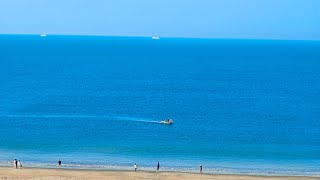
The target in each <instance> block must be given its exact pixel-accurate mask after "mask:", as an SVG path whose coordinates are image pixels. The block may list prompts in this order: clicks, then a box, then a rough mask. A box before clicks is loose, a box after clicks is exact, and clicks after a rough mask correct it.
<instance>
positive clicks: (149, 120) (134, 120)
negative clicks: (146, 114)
mask: <svg viewBox="0 0 320 180" xmlns="http://www.w3.org/2000/svg"><path fill="white" fill-rule="evenodd" d="M0 117H6V118H46V119H103V120H113V121H131V122H145V123H160V121H155V120H152V119H148V118H136V117H125V116H115V117H113V116H104V115H35V114H33V115H32V114H25V115H24V114H16V115H15V114H9V115H0Z"/></svg>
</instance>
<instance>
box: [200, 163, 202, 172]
mask: <svg viewBox="0 0 320 180" xmlns="http://www.w3.org/2000/svg"><path fill="white" fill-rule="evenodd" d="M200 173H202V164H200Z"/></svg>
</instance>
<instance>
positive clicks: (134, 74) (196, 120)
mask: <svg viewBox="0 0 320 180" xmlns="http://www.w3.org/2000/svg"><path fill="white" fill-rule="evenodd" d="M170 117H171V118H173V119H174V120H175V124H174V125H172V126H167V125H161V124H159V123H158V122H159V121H160V120H162V119H163V118H170ZM14 158H18V159H21V160H22V162H23V163H24V164H25V165H26V166H27V165H29V166H40V167H43V166H54V165H55V164H56V162H57V160H58V159H59V158H61V160H62V161H63V163H64V164H65V166H66V167H71V168H108V169H130V168H132V166H133V164H134V163H138V164H139V166H140V169H149V170H153V169H154V168H155V166H156V163H157V161H160V164H161V167H162V168H163V169H165V170H180V171H197V170H198V167H199V165H200V164H203V166H204V170H205V171H206V172H210V173H245V174H290V175H312V176H320V42H319V41H267V40H209V39H166V38H162V39H160V40H151V38H128V37H85V36H83V37H81V36H73V37H72V36H47V37H40V36H14V35H11V36H8V35H1V36H0V164H1V165H8V161H10V163H11V161H12V159H14Z"/></svg>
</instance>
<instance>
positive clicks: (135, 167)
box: [134, 163, 138, 172]
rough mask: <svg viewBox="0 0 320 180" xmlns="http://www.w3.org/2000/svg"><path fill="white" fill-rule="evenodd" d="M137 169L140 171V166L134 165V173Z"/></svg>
mask: <svg viewBox="0 0 320 180" xmlns="http://www.w3.org/2000/svg"><path fill="white" fill-rule="evenodd" d="M137 169H138V165H137V163H134V172H137Z"/></svg>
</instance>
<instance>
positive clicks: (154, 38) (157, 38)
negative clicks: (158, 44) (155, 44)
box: [152, 36, 160, 40]
mask: <svg viewBox="0 0 320 180" xmlns="http://www.w3.org/2000/svg"><path fill="white" fill-rule="evenodd" d="M152 39H153V40H159V39H160V37H159V36H152Z"/></svg>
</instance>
